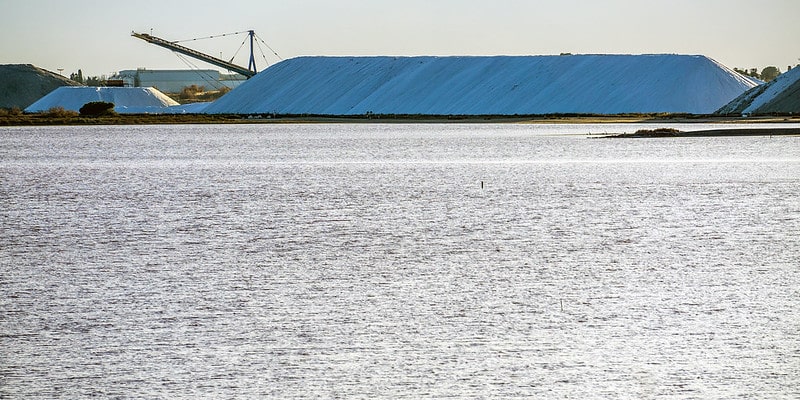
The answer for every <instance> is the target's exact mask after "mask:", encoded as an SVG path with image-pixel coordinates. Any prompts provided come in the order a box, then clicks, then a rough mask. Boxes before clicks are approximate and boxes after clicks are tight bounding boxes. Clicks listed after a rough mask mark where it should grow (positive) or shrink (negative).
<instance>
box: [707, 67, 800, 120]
mask: <svg viewBox="0 0 800 400" xmlns="http://www.w3.org/2000/svg"><path fill="white" fill-rule="evenodd" d="M717 113H718V114H752V115H758V114H770V113H778V114H789V113H800V66H798V67H797V68H792V69H791V70H789V71H786V73H783V74H781V75H779V76H778V77H777V78H775V79H773V80H771V81H769V82H767V83H765V84H763V85H761V86H758V87H755V88H752V89H750V90H748V91H747V92H745V93H743V94H742V95H741V96H739V97H737V98H735V99H733V100H732V101H731V102H730V103H728V104H726V105H725V106H724V107H722V108H720V109H719V110H717Z"/></svg>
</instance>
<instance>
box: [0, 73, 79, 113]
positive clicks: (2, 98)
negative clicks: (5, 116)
mask: <svg viewBox="0 0 800 400" xmlns="http://www.w3.org/2000/svg"><path fill="white" fill-rule="evenodd" d="M61 86H81V84H80V83H78V82H75V81H72V80H69V79H67V78H65V77H63V76H61V75H58V74H55V73H52V72H50V71H46V70H43V69H41V68H38V67H35V66H33V65H30V64H7V65H0V108H5V109H13V108H18V109H20V110H24V109H25V107H28V106H29V105H31V104H33V103H34V102H35V101H36V100H39V99H40V98H42V97H44V96H45V95H46V94H48V93H50V92H52V91H53V90H55V89H56V88H58V87H61Z"/></svg>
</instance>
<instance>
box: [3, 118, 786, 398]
mask: <svg viewBox="0 0 800 400" xmlns="http://www.w3.org/2000/svg"><path fill="white" fill-rule="evenodd" d="M586 128H587V126H583V125H579V126H560V128H558V129H555V128H552V127H547V128H542V127H541V126H525V125H293V126H280V125H257V126H232V125H231V126H174V127H164V126H157V127H76V128H24V129H23V128H16V129H4V130H0V152H2V153H0V204H2V205H3V207H2V209H1V210H2V211H0V295H1V296H0V348H2V349H3V351H2V355H0V397H10V398H41V399H44V398H48V399H49V398H85V397H92V396H97V397H120V398H196V397H209V398H211V397H222V398H320V397H322V398H333V397H343V398H351V397H363V398H393V399H394V398H420V397H423V398H425V397H428V398H444V397H452V398H474V397H496V398H530V397H533V398H564V397H566V398H587V397H608V398H618V397H632V398H664V399H670V398H675V399H678V398H680V399H684V398H747V397H753V398H787V399H788V398H797V397H800V390H799V389H798V388H800V372H799V371H800V368H798V367H799V366H800V353H799V352H798V348H800V335H799V334H798V333H797V332H798V329H797V328H798V326H800V318H799V317H798V313H797V312H796V309H797V308H798V306H800V300H799V299H800V293H799V292H798V290H800V289H798V288H800V270H798V268H797V259H798V254H800V241H798V240H797V234H798V232H800V202H799V201H798V200H797V193H798V192H799V189H800V140H799V139H798V138H794V137H781V138H768V137H752V138H693V139H658V140H597V139H586V138H585V137H584V136H583V135H585V133H586V132H583V131H582V130H584V129H586ZM551 129H552V130H551ZM615 129H618V128H616V127H615ZM619 129H627V130H630V131H633V130H636V129H637V127H636V126H622V127H620V128H619Z"/></svg>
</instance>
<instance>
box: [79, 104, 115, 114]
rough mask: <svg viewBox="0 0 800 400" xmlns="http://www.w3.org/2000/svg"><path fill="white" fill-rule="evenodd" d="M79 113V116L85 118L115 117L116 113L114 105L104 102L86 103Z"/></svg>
mask: <svg viewBox="0 0 800 400" xmlns="http://www.w3.org/2000/svg"><path fill="white" fill-rule="evenodd" d="M79 111H80V112H81V115H83V116H87V117H101V116H108V115H117V112H116V111H114V103H106V102H105V101H92V102H89V103H86V104H84V105H83V107H81V109H80V110H79Z"/></svg>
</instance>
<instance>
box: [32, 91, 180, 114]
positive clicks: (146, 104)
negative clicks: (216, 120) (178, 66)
mask: <svg viewBox="0 0 800 400" xmlns="http://www.w3.org/2000/svg"><path fill="white" fill-rule="evenodd" d="M93 101H104V102H107V103H114V110H115V111H116V112H118V113H120V114H140V113H160V112H161V111H163V110H164V109H165V108H166V107H170V106H177V105H178V102H176V101H175V100H172V99H171V98H169V97H167V95H165V94H164V93H161V92H159V91H158V90H156V89H154V88H151V87H147V88H141V87H86V86H81V87H66V86H65V87H60V88H58V89H56V90H54V91H52V92H50V93H49V94H48V95H46V96H44V97H42V98H41V99H39V100H38V101H36V102H35V103H33V104H31V105H30V106H29V107H28V108H26V109H25V112H32V113H35V112H43V111H47V110H50V109H51V108H54V107H63V108H64V109H65V110H72V111H78V110H80V108H81V107H83V105H84V104H86V103H90V102H93Z"/></svg>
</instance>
